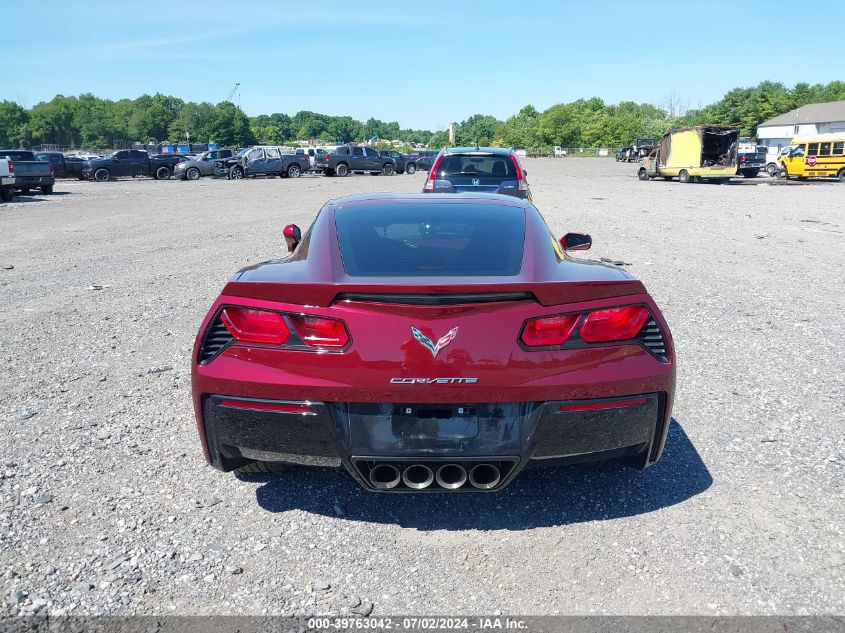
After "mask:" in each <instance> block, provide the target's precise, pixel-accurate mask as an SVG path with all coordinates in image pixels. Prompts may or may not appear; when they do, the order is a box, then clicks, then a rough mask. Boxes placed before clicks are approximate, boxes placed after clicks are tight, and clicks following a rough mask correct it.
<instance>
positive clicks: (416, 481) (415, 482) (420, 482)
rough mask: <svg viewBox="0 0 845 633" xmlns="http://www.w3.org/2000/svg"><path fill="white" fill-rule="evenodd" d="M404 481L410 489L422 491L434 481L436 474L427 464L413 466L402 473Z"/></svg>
mask: <svg viewBox="0 0 845 633" xmlns="http://www.w3.org/2000/svg"><path fill="white" fill-rule="evenodd" d="M402 481H403V482H404V484H405V485H406V486H408V488H413V489H414V490H422V489H423V488H428V487H429V486H430V485H431V484H432V482H433V481H434V473H433V472H432V471H431V468H429V467H428V466H426V465H425V464H411V465H410V466H408V467H407V468H406V469H405V470H404V471H403V473H402Z"/></svg>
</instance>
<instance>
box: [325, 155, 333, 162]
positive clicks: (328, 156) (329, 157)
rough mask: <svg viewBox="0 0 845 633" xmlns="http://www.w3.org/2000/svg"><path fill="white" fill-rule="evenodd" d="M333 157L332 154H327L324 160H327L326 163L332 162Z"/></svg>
mask: <svg viewBox="0 0 845 633" xmlns="http://www.w3.org/2000/svg"><path fill="white" fill-rule="evenodd" d="M331 157H332V155H331V154H326V155H325V156H323V160H325V161H328V160H331Z"/></svg>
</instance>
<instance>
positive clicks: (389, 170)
mask: <svg viewBox="0 0 845 633" xmlns="http://www.w3.org/2000/svg"><path fill="white" fill-rule="evenodd" d="M395 171H396V167H394V166H393V165H392V164H391V163H385V164H384V167H383V168H382V170H381V173H383V174H384V175H385V176H392V175H393V172H395Z"/></svg>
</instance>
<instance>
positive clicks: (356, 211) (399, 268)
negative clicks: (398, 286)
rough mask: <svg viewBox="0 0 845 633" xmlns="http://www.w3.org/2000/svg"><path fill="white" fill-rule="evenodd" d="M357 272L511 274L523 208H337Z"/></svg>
mask: <svg viewBox="0 0 845 633" xmlns="http://www.w3.org/2000/svg"><path fill="white" fill-rule="evenodd" d="M335 223H336V226H337V237H338V242H339V243H340V254H341V257H342V258H343V267H344V269H345V270H346V272H347V273H348V274H349V275H351V276H353V277H372V276H386V277H390V276H397V277H426V276H433V277H434V276H488V275H489V276H507V275H516V274H517V273H519V269H520V267H521V265H522V251H523V244H524V241H525V212H524V211H523V210H522V209H521V208H516V207H508V206H498V205H469V204H460V205H444V204H413V205H401V204H396V205H383V206H375V207H369V208H365V207H352V208H346V209H343V208H341V209H339V210H337V211H336V213H335Z"/></svg>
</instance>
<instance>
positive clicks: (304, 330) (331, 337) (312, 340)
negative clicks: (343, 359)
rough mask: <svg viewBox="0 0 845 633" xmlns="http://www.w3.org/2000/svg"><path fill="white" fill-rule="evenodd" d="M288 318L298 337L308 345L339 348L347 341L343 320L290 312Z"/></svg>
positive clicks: (347, 334)
mask: <svg viewBox="0 0 845 633" xmlns="http://www.w3.org/2000/svg"><path fill="white" fill-rule="evenodd" d="M289 318H290V320H291V323H292V324H293V327H294V329H295V330H296V333H297V335H298V336H299V338H301V339H302V341H303V342H304V343H305V344H306V345H308V346H309V347H330V348H340V347H345V346H346V344H347V343H348V342H349V333H348V332H347V331H346V326H345V325H344V324H343V321H338V320H337V319H325V318H323V317H315V316H307V315H304V314H291V315H290V317H289Z"/></svg>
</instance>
